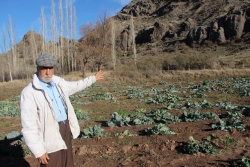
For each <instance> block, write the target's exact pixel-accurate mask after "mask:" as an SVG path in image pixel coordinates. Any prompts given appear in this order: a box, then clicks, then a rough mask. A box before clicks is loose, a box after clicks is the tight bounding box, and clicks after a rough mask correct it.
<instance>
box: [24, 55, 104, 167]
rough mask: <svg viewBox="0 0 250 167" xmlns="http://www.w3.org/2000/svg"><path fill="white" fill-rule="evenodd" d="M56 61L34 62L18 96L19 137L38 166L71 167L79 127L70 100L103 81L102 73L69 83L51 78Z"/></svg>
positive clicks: (50, 58) (47, 57)
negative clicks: (20, 125)
mask: <svg viewBox="0 0 250 167" xmlns="http://www.w3.org/2000/svg"><path fill="white" fill-rule="evenodd" d="M56 64H57V61H56V59H55V58H54V57H53V56H51V55H48V54H43V55H40V56H39V57H38V58H37V60H36V65H37V72H36V73H35V74H34V76H33V81H32V82H31V83H30V84H29V85H28V86H26V87H25V88H24V89H23V90H22V92H21V95H20V109H21V123H22V134H23V137H24V139H25V142H26V144H27V146H28V147H29V149H30V151H31V152H32V153H33V154H34V156H35V157H36V158H37V159H38V160H39V162H40V166H46V167H73V166H74V163H73V154H72V143H71V135H72V137H73V138H77V137H78V135H79V134H80V127H79V124H78V120H77V118H76V114H75V112H74V108H73V106H72V104H71V102H70V99H69V96H70V95H72V94H74V93H76V92H79V91H82V90H83V89H85V88H87V87H88V86H91V85H92V84H93V83H95V82H96V81H98V80H101V79H104V74H103V72H102V71H99V72H97V73H96V74H95V75H94V76H89V77H87V78H85V79H82V80H79V81H73V82H69V81H66V80H64V79H63V78H61V77H58V76H55V75H54V67H55V65H56Z"/></svg>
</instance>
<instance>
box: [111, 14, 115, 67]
mask: <svg viewBox="0 0 250 167" xmlns="http://www.w3.org/2000/svg"><path fill="white" fill-rule="evenodd" d="M110 21H111V55H112V62H113V70H115V67H116V50H115V20H114V19H113V18H112V19H111V20H110Z"/></svg>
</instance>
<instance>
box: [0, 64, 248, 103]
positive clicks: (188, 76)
mask: <svg viewBox="0 0 250 167" xmlns="http://www.w3.org/2000/svg"><path fill="white" fill-rule="evenodd" d="M104 73H105V80H103V81H100V82H101V83H103V84H104V85H107V84H108V83H112V82H123V83H133V82H146V81H151V82H159V81H163V80H165V81H168V82H176V81H201V80H208V79H218V78H231V77H239V78H240V77H249V76H250V68H242V69H233V68H224V69H216V70H215V69H205V70H183V71H181V70H175V71H165V72H162V71H155V72H154V73H152V72H150V73H149V74H151V76H150V77H147V76H143V75H142V74H141V73H140V72H138V71H135V69H134V68H133V69H131V70H129V68H126V70H125V71H123V73H119V72H113V71H104ZM125 73H128V74H130V75H128V76H127V75H125ZM94 74H95V72H94V73H91V72H88V73H87V74H86V76H90V75H94ZM132 74H133V75H132ZM131 76H132V77H131ZM63 77H64V78H65V79H66V80H69V81H74V80H79V79H81V78H82V77H81V72H73V73H70V74H69V75H65V76H63ZM30 81H31V79H29V80H14V81H12V82H2V83H0V91H1V93H0V101H1V100H6V99H8V98H13V97H15V96H19V95H20V93H21V91H22V89H23V88H24V87H25V86H27V85H28V84H29V82H30Z"/></svg>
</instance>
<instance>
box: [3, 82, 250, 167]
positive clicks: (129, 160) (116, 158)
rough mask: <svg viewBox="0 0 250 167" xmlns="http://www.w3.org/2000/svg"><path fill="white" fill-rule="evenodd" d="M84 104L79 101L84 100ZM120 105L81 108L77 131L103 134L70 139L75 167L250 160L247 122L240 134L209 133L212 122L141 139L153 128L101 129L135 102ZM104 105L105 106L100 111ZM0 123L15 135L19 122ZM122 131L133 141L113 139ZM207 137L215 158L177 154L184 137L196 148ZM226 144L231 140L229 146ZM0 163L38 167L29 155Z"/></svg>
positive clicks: (225, 165)
mask: <svg viewBox="0 0 250 167" xmlns="http://www.w3.org/2000/svg"><path fill="white" fill-rule="evenodd" d="M105 86H107V84H106V85H105ZM149 87H150V85H149ZM103 91H104V90H103ZM105 91H106V90H105ZM114 94H115V93H114ZM220 94H221V93H220V92H212V93H210V94H209V95H210V96H211V97H213V98H214V97H215V96H220ZM85 98H86V99H83V101H85V100H87V99H88V98H89V97H85ZM223 98H226V99H230V102H231V103H232V104H238V105H245V106H248V105H249V103H250V97H249V96H245V97H239V96H231V95H226V97H224V96H223ZM122 99H124V97H120V99H117V101H120V103H113V102H106V101H103V102H97V103H92V104H90V105H88V106H83V108H84V109H85V110H87V111H89V113H90V114H89V115H90V118H95V119H90V120H81V121H79V122H80V126H81V128H84V127H88V126H90V125H95V124H99V125H101V127H102V128H103V129H104V130H105V132H106V134H107V136H106V137H95V138H92V139H85V138H77V139H74V140H73V141H72V142H73V155H74V163H75V167H166V166H167V167H221V166H222V167H234V166H235V167H236V166H240V164H241V160H242V157H243V156H244V157H247V156H250V117H244V118H240V120H241V121H242V122H243V123H244V126H245V130H244V131H237V130H236V129H232V130H230V131H222V130H216V129H212V128H211V124H213V123H216V122H218V120H204V121H198V122H176V123H171V124H168V127H169V128H170V129H171V130H172V131H174V132H175V134H171V135H146V134H145V133H144V131H143V130H144V129H146V128H148V127H153V126H154V125H153V124H151V125H137V126H122V127H117V126H115V127H108V126H106V124H105V122H106V121H107V120H108V118H110V114H111V113H112V111H113V110H111V109H110V108H125V109H124V110H129V109H130V108H131V107H133V106H135V104H134V103H138V101H137V102H134V101H132V100H131V101H126V102H121V101H122ZM214 99H216V98H214ZM126 100H128V99H126ZM105 103H106V105H104V104H105ZM99 105H100V106H99ZM97 106H99V108H98V110H99V111H100V112H94V110H93V109H94V108H97ZM125 106H126V107H127V109H126V107H125ZM129 107H130V108H129ZM140 107H148V109H150V108H154V107H155V106H154V105H151V106H143V105H142V104H141V106H139V108H140ZM137 108H138V106H137ZM90 111H92V112H90ZM105 111H106V112H105ZM209 111H210V112H214V113H216V114H221V113H222V112H224V110H221V109H218V108H216V109H211V110H209ZM170 112H171V113H178V111H174V110H173V111H170ZM179 115H180V114H179ZM0 122H1V125H2V126H0V133H1V134H6V133H8V132H10V131H11V130H18V131H20V129H21V125H20V117H1V118H0ZM6 127H8V128H6ZM125 130H129V131H130V132H131V134H136V136H119V137H117V136H115V134H117V133H121V132H124V131H125ZM211 135H213V136H216V138H215V139H213V140H211V143H212V144H213V146H215V147H216V148H217V150H218V151H219V154H218V155H216V154H209V153H200V152H199V153H197V154H193V155H191V154H187V153H184V152H183V151H182V148H183V146H184V145H186V144H187V143H188V142H189V137H190V136H193V137H194V139H195V140H197V141H199V142H201V141H203V140H204V139H205V138H207V137H208V136H211ZM227 139H234V140H233V141H235V142H233V141H230V140H227ZM11 146H13V143H8V142H6V141H5V140H0V149H3V148H8V147H11ZM0 153H1V152H0ZM0 162H1V164H0V166H2V167H14V166H19V167H37V166H39V163H38V161H37V159H36V158H34V156H33V155H26V156H25V157H20V156H19V157H18V156H12V155H11V156H6V155H1V157H0Z"/></svg>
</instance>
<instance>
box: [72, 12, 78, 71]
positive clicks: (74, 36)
mask: <svg viewBox="0 0 250 167" xmlns="http://www.w3.org/2000/svg"><path fill="white" fill-rule="evenodd" d="M73 12H74V13H73V32H74V34H73V39H74V41H75V42H74V43H73V55H74V67H75V70H76V69H77V67H76V21H77V17H76V8H75V7H74V11H73Z"/></svg>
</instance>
